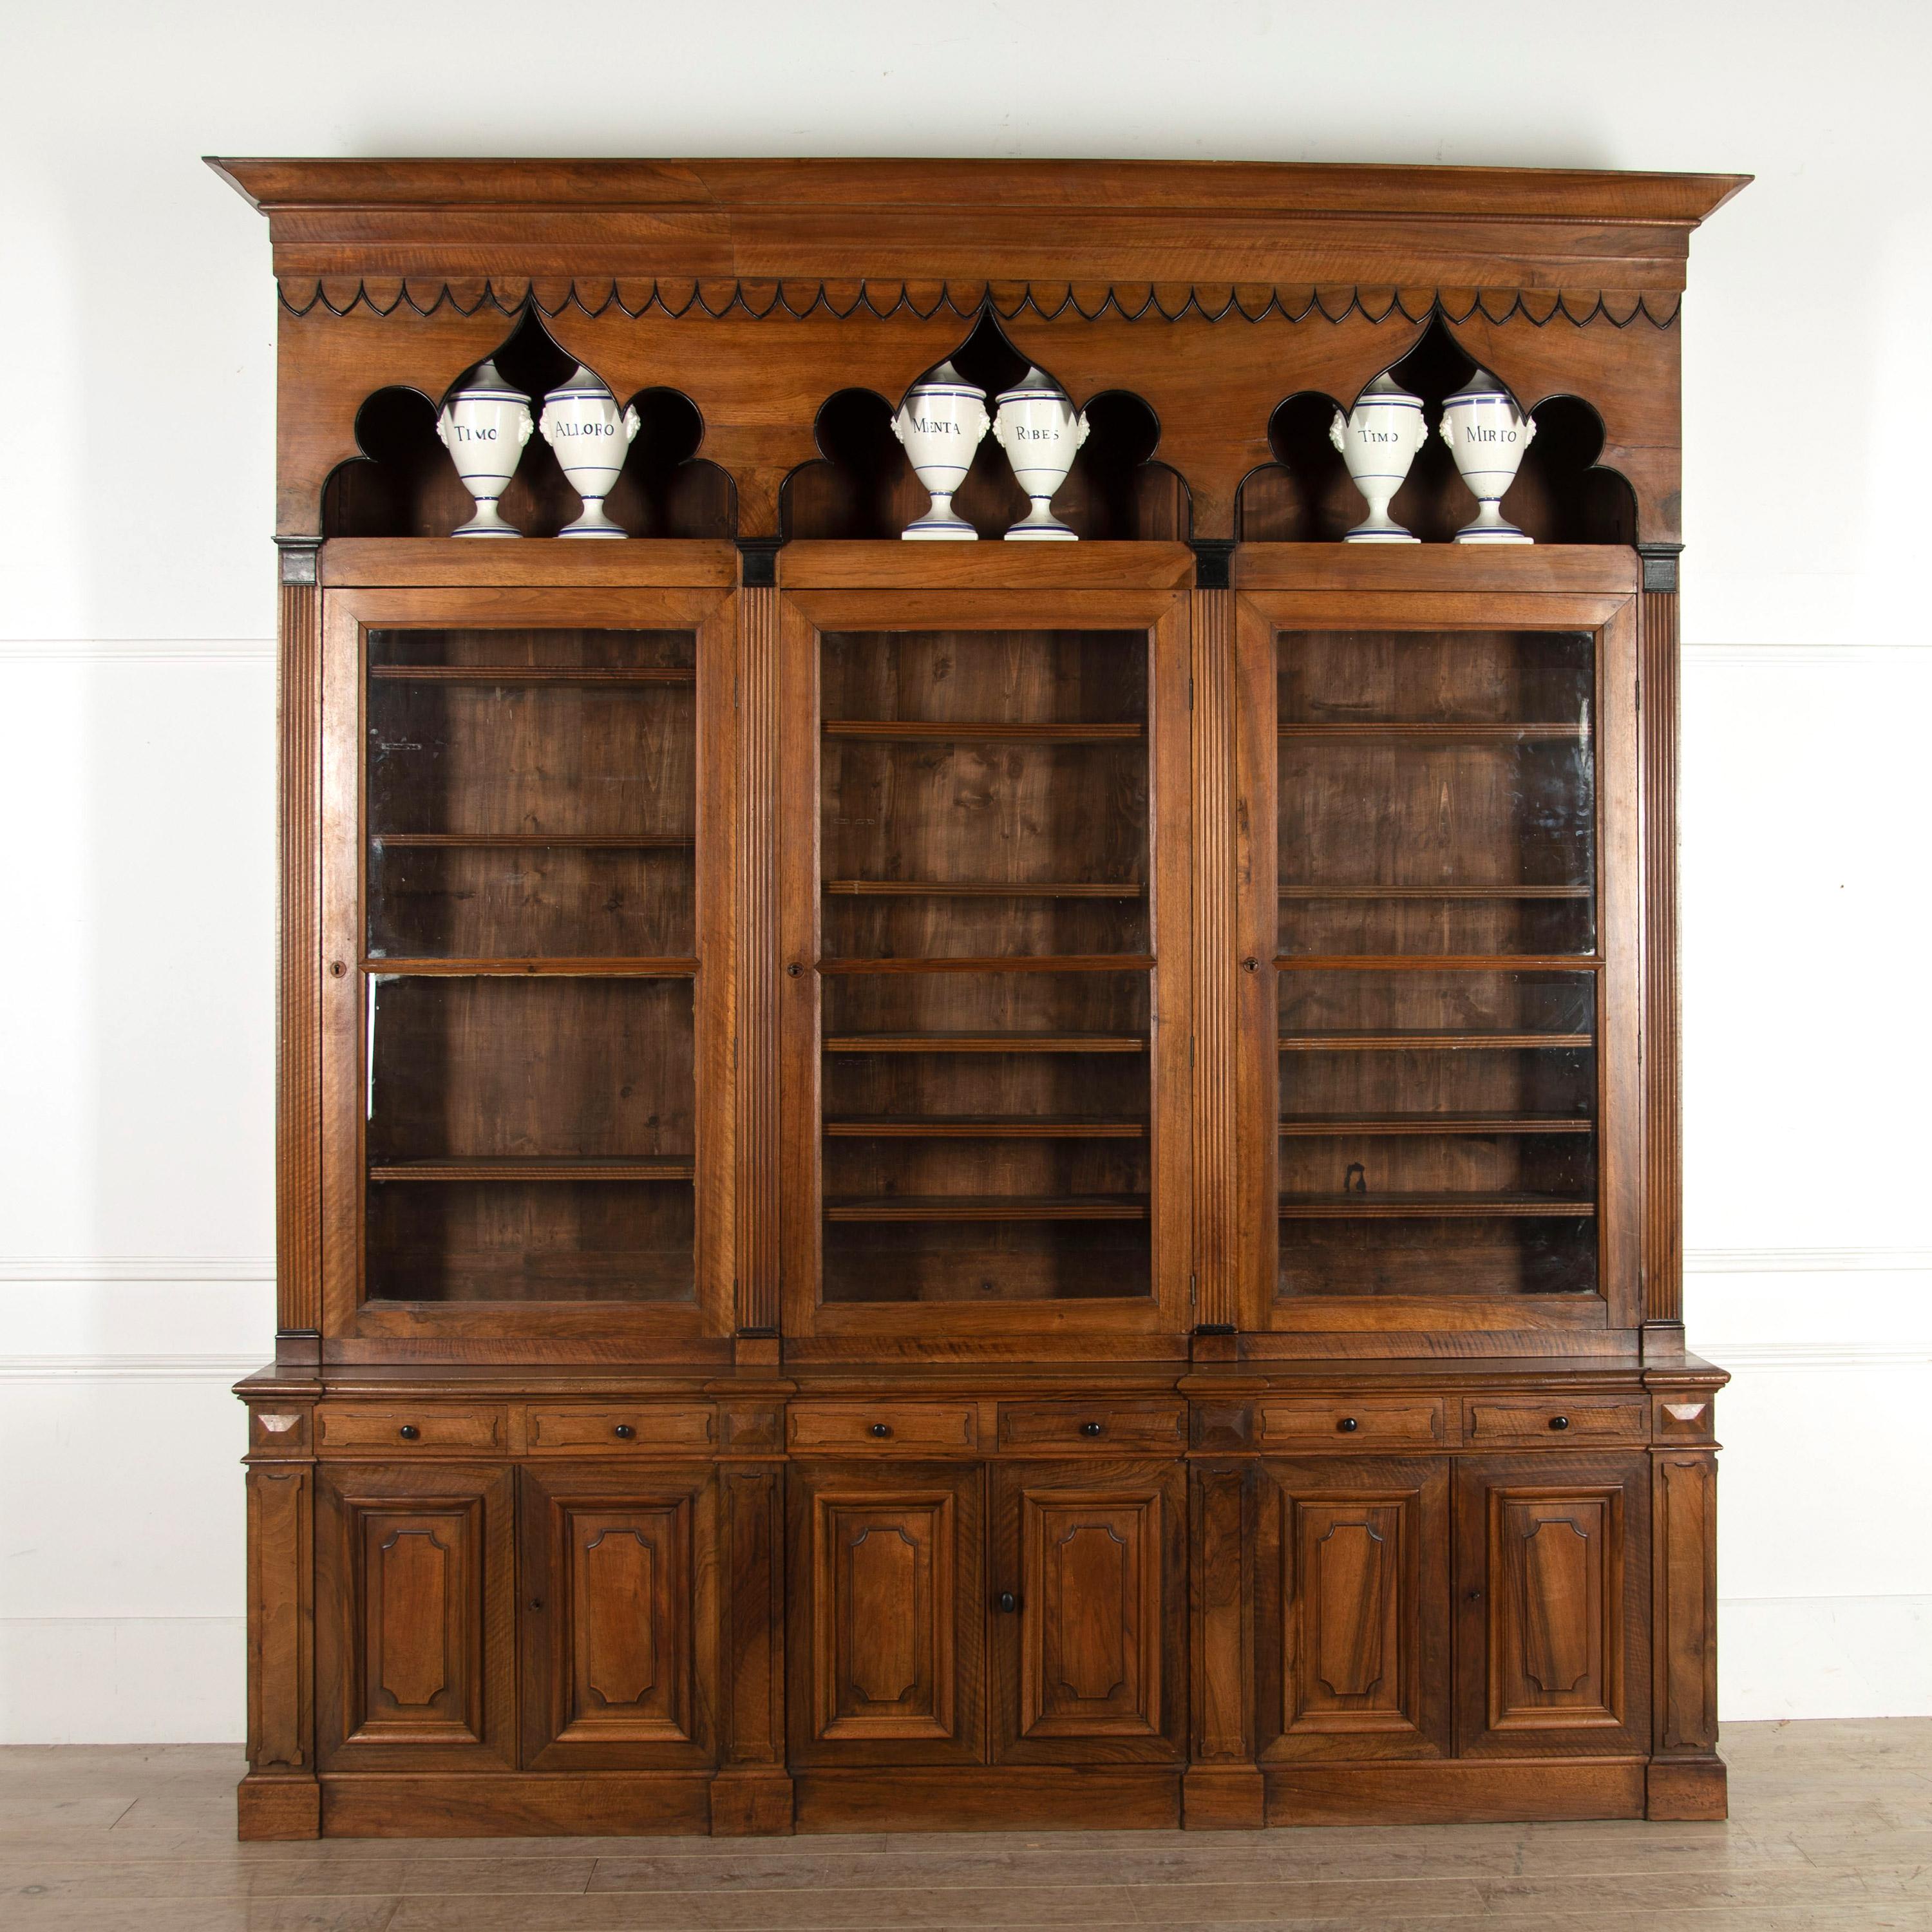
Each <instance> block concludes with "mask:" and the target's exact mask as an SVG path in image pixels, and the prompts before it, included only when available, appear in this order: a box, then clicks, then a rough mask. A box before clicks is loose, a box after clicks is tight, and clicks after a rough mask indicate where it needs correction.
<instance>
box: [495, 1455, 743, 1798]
mask: <svg viewBox="0 0 1932 1932" xmlns="http://www.w3.org/2000/svg"><path fill="white" fill-rule="evenodd" d="M519 1481H520V1486H521V1495H520V1498H519V1508H518V1546H519V1547H518V1583H519V1593H520V1597H521V1598H522V1603H521V1609H520V1618H521V1623H522V1641H521V1643H520V1646H519V1648H520V1652H521V1654H522V1685H521V1688H522V1693H523V1696H522V1715H523V1763H524V1765H525V1766H526V1768H528V1769H532V1770H539V1771H576V1770H582V1771H599V1770H601V1771H655V1770H688V1769H703V1768H704V1767H705V1766H709V1764H711V1763H712V1762H713V1761H714V1760H715V1755H716V1736H717V1692H718V1496H717V1486H716V1484H715V1481H714V1480H713V1478H712V1475H711V1474H710V1472H708V1471H706V1470H704V1469H688V1470H680V1469H676V1468H671V1469H655V1468H652V1469H643V1470H639V1469H629V1468H626V1469H607V1468H601V1467H596V1466H586V1467H582V1468H577V1467H572V1466H563V1467H560V1468H559V1467H556V1466H550V1467H526V1468H525V1469H523V1470H522V1471H521V1472H520V1475H519Z"/></svg>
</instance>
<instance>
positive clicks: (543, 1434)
mask: <svg viewBox="0 0 1932 1932" xmlns="http://www.w3.org/2000/svg"><path fill="white" fill-rule="evenodd" d="M711 1435H712V1429H711V1412H710V1410H709V1409H705V1408H700V1407H698V1406H695V1405H687V1406H684V1407H682V1408H678V1407H674V1406H670V1405H669V1404H658V1403H621V1402H610V1403H584V1404H581V1405H573V1406H571V1407H569V1408H567V1409H566V1408H563V1407H561V1406H559V1407H558V1408H556V1409H547V1408H546V1409H538V1408H534V1407H533V1408H532V1409H530V1411H529V1421H528V1423H527V1425H526V1434H525V1442H526V1445H527V1447H528V1448H529V1453H530V1454H532V1456H570V1455H580V1454H583V1452H584V1451H586V1450H592V1449H594V1450H596V1451H598V1452H599V1453H600V1454H601V1453H604V1452H606V1451H623V1450H632V1449H659V1450H662V1449H672V1450H678V1449H685V1450H703V1449H708V1448H710V1446H711Z"/></svg>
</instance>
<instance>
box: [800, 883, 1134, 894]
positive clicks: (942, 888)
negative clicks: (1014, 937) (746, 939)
mask: <svg viewBox="0 0 1932 1932" xmlns="http://www.w3.org/2000/svg"><path fill="white" fill-rule="evenodd" d="M824 889H825V890H826V892H828V893H829V894H830V895H833V896H834V897H836V898H882V899H884V898H896V899H903V898H949V899H1138V898H1145V897H1146V895H1147V888H1146V886H1142V885H1120V886H1110V885H1103V884H1097V883H1092V882H1090V881H1088V880H1064V879H1060V880H1037V881H1034V880H1029V881H1024V882H1018V881H1016V882H1015V883H1007V882H1005V881H1004V880H997V879H974V880H951V881H948V880H941V879H827V880H826V881H825V888H824Z"/></svg>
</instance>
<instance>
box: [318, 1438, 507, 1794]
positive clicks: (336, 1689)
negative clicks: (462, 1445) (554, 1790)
mask: <svg viewBox="0 0 1932 1932" xmlns="http://www.w3.org/2000/svg"><path fill="white" fill-rule="evenodd" d="M316 1503H317V1509H316V1565H315V1603H316V1641H315V1658H316V1689H317V1697H316V1705H317V1708H316V1736H317V1750H318V1754H319V1756H320V1760H321V1763H322V1768H323V1770H325V1771H509V1770H513V1769H515V1765H516V1745H515V1740H514V1736H513V1727H514V1714H515V1709H516V1687H515V1682H514V1666H513V1661H512V1655H511V1651H512V1646H513V1643H514V1634H513V1621H514V1608H513V1605H514V1592H515V1587H516V1578H515V1568H514V1543H513V1535H514V1532H513V1529H512V1516H513V1502H512V1491H511V1472H509V1471H508V1470H507V1469H492V1470H485V1469H442V1468H434V1469H433V1468H428V1467H417V1468H414V1469H386V1468H383V1467H381V1466H371V1467H369V1468H367V1469H363V1468H359V1467H354V1466H343V1465H338V1466H334V1467H330V1466H326V1465H325V1466H323V1468H322V1469H321V1470H320V1473H319V1475H318V1477H317V1483H316Z"/></svg>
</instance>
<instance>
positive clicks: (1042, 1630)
mask: <svg viewBox="0 0 1932 1932" xmlns="http://www.w3.org/2000/svg"><path fill="white" fill-rule="evenodd" d="M993 1486H994V1506H993V1534H992V1552H993V1556H992V1605H993V1616H992V1685H993V1688H992V1700H993V1726H992V1728H993V1748H994V1753H995V1757H996V1758H997V1759H999V1760H1004V1761H1005V1762H1007V1763H1024V1764H1067V1763H1115V1764H1121V1763H1160V1764H1166V1763H1174V1762H1175V1761H1176V1760H1179V1759H1180V1758H1181V1757H1184V1756H1185V1754H1186V1749H1187V1745H1186V1740H1187V1474H1186V1471H1185V1470H1184V1468H1183V1467H1182V1466H1181V1465H1180V1464H1179V1463H1164V1464H1149V1463H1106V1462H1095V1463H1091V1464H1088V1465H1085V1466H1079V1465H1069V1464H1028V1463H1005V1464H1001V1465H998V1466H996V1467H995V1470H994V1472H993Z"/></svg>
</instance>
